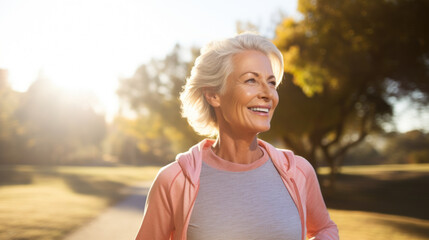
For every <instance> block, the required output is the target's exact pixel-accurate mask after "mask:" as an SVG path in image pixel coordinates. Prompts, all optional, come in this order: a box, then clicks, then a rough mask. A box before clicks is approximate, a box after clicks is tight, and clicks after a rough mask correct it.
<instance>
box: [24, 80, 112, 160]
mask: <svg viewBox="0 0 429 240" xmlns="http://www.w3.org/2000/svg"><path fill="white" fill-rule="evenodd" d="M16 118H17V119H18V120H19V122H20V124H21V125H22V126H23V131H24V135H25V143H24V144H23V145H22V146H21V148H22V152H23V153H24V154H25V155H24V156H23V159H22V160H21V161H22V162H26V163H33V164H34V163H46V164H64V163H81V164H87V163H90V162H88V161H100V160H101V150H100V147H101V146H100V144H101V141H102V140H103V138H104V135H105V131H106V126H105V120H104V116H102V115H99V114H97V113H96V112H95V111H94V110H93V108H92V107H91V97H90V96H88V95H86V94H83V93H80V94H79V95H74V94H72V93H70V92H68V91H66V90H64V89H61V88H59V87H57V86H55V85H54V84H53V83H52V82H50V81H49V80H48V79H45V78H43V77H39V78H38V79H37V80H36V81H35V82H34V83H33V84H32V85H31V86H30V87H29V89H28V91H27V92H26V93H25V94H24V95H23V96H22V100H21V103H20V105H19V107H18V109H17V111H16Z"/></svg>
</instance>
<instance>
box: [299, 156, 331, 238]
mask: <svg viewBox="0 0 429 240" xmlns="http://www.w3.org/2000/svg"><path fill="white" fill-rule="evenodd" d="M303 160H304V159H303ZM305 165H306V166H305V175H306V183H305V184H306V191H307V201H306V208H307V223H306V224H307V237H308V238H309V239H313V240H337V239H339V235H338V228H337V225H336V224H335V223H334V222H333V221H332V220H331V218H330V216H329V213H328V210H327V208H326V205H325V202H324V200H323V196H322V193H321V191H320V186H319V181H318V180H317V176H316V172H315V171H314V169H313V167H312V166H311V165H310V164H309V163H308V162H307V160H305Z"/></svg>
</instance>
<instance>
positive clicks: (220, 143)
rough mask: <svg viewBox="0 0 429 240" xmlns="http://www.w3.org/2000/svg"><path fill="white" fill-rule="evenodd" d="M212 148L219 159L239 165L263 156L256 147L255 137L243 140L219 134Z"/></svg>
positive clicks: (242, 138)
mask: <svg viewBox="0 0 429 240" xmlns="http://www.w3.org/2000/svg"><path fill="white" fill-rule="evenodd" d="M212 147H213V151H214V153H215V154H216V155H217V156H219V157H220V158H222V159H224V160H227V161H230V162H234V163H240V164H249V163H252V162H254V161H256V160H258V159H259V158H261V157H262V154H263V152H262V150H261V149H260V148H259V146H258V141H257V136H252V137H247V138H245V137H236V136H232V135H228V134H226V133H222V132H220V133H219V136H218V138H217V139H216V142H215V143H214V144H213V146H212Z"/></svg>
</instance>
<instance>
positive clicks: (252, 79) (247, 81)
mask: <svg viewBox="0 0 429 240" xmlns="http://www.w3.org/2000/svg"><path fill="white" fill-rule="evenodd" d="M244 82H245V83H255V82H256V80H255V79H254V78H250V79H247V80H246V81H244Z"/></svg>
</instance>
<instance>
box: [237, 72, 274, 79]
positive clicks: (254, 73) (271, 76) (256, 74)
mask: <svg viewBox="0 0 429 240" xmlns="http://www.w3.org/2000/svg"><path fill="white" fill-rule="evenodd" d="M248 73H251V74H253V75H255V76H256V77H259V74H258V73H257V72H245V73H243V74H241V75H240V76H239V77H242V76H243V75H246V74H248ZM271 78H274V79H276V77H275V76H274V75H270V76H269V77H268V79H271Z"/></svg>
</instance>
